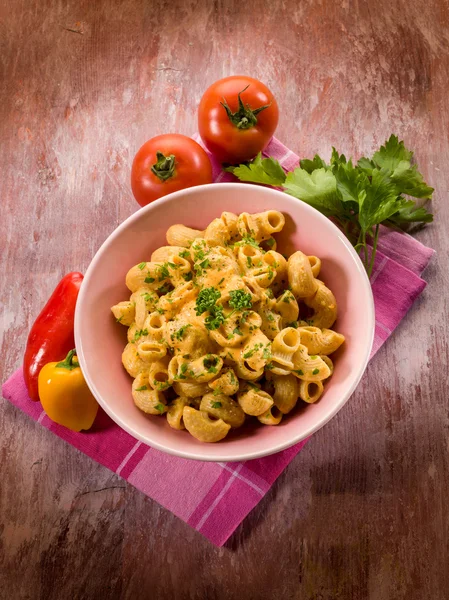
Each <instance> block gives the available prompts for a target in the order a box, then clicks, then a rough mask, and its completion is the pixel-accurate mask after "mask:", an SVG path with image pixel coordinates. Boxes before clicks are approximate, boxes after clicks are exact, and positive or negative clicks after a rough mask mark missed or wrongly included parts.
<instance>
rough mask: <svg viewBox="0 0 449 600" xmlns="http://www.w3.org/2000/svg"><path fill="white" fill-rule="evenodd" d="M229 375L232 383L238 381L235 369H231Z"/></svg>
mask: <svg viewBox="0 0 449 600" xmlns="http://www.w3.org/2000/svg"><path fill="white" fill-rule="evenodd" d="M229 377H230V378H231V383H232V384H235V383H237V382H236V380H235V375H234V371H229Z"/></svg>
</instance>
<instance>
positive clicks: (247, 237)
mask: <svg viewBox="0 0 449 600" xmlns="http://www.w3.org/2000/svg"><path fill="white" fill-rule="evenodd" d="M245 245H249V246H254V248H257V249H259V250H260V246H259V243H258V242H256V240H255V239H254V238H253V237H252V236H250V235H244V236H242V241H241V242H237V243H236V244H234V246H245Z"/></svg>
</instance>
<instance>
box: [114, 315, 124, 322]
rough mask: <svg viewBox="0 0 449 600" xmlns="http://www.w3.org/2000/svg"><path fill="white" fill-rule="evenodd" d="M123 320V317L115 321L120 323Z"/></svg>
mask: <svg viewBox="0 0 449 600" xmlns="http://www.w3.org/2000/svg"><path fill="white" fill-rule="evenodd" d="M122 319H123V315H122V316H121V317H119V318H118V319H115V320H116V321H117V323H120V321H121V320H122Z"/></svg>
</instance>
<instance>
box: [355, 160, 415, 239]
mask: <svg viewBox="0 0 449 600" xmlns="http://www.w3.org/2000/svg"><path fill="white" fill-rule="evenodd" d="M403 202H404V201H403V200H402V199H401V198H398V195H397V191H396V187H395V186H394V184H393V183H392V182H391V179H390V178H389V177H388V175H387V174H386V173H385V172H383V171H379V169H374V170H373V174H372V178H371V181H367V182H365V184H364V186H363V189H361V191H360V192H359V205H360V212H359V222H360V226H361V228H362V231H363V232H365V233H366V232H367V231H369V230H370V229H371V228H372V227H373V226H374V225H377V224H379V223H382V221H385V220H386V219H388V218H389V217H391V215H394V213H395V212H397V211H398V210H399V209H400V208H402V205H403Z"/></svg>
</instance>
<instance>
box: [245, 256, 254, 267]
mask: <svg viewBox="0 0 449 600" xmlns="http://www.w3.org/2000/svg"><path fill="white" fill-rule="evenodd" d="M246 266H247V267H248V269H251V267H252V266H253V259H252V258H251V256H247V257H246Z"/></svg>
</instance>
